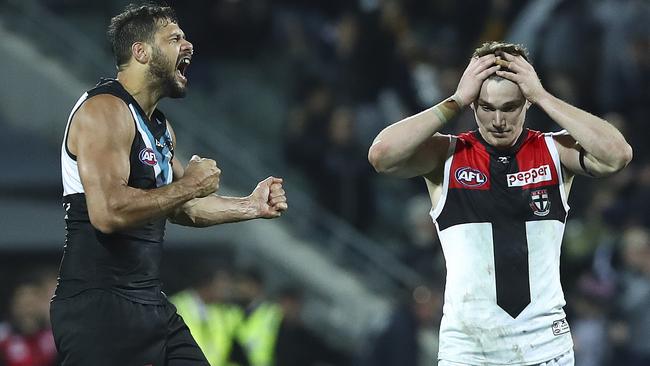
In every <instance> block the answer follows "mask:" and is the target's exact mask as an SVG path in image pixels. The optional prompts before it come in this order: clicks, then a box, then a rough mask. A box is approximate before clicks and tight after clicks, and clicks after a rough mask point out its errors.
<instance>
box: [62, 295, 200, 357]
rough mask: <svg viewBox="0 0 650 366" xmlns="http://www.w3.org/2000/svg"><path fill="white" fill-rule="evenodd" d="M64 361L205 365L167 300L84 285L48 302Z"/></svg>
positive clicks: (185, 328)
mask: <svg viewBox="0 0 650 366" xmlns="http://www.w3.org/2000/svg"><path fill="white" fill-rule="evenodd" d="M50 315H51V321H52V331H53V332H54V340H55V342H56V347H57V349H58V351H59V357H60V360H61V362H62V363H61V365H62V366H89V365H97V366H103V365H106V366H117V365H120V366H131V365H132V366H190V365H191V366H198V365H201V366H209V365H210V364H209V363H208V361H207V360H206V359H205V356H204V355H203V352H202V351H201V349H200V348H199V346H197V344H196V342H195V341H194V338H192V335H191V334H190V330H189V329H188V328H187V326H186V325H185V322H184V321H183V318H181V317H180V316H179V315H178V314H177V313H176V308H175V307H174V305H172V304H171V303H170V302H169V301H166V303H165V304H162V305H145V304H140V303H136V302H133V301H129V300H127V299H125V298H123V297H121V296H118V295H115V294H113V293H111V292H109V291H104V290H86V291H84V292H82V293H80V294H78V295H75V296H73V297H70V298H66V299H56V300H54V301H52V304H51V305H50Z"/></svg>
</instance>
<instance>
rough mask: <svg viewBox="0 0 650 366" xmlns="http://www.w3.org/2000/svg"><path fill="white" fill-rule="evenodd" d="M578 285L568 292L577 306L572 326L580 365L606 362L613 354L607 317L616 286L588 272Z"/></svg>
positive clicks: (603, 363)
mask: <svg viewBox="0 0 650 366" xmlns="http://www.w3.org/2000/svg"><path fill="white" fill-rule="evenodd" d="M576 287H577V289H576V290H575V291H573V292H571V293H570V294H569V295H568V296H569V297H570V298H571V300H569V301H570V303H571V304H572V305H573V306H572V309H573V319H572V321H571V327H572V335H573V345H574V346H573V349H574V352H575V355H576V366H602V365H605V364H606V362H607V360H608V358H609V357H610V356H611V355H610V351H611V349H610V346H609V339H608V318H607V316H608V315H609V314H608V313H609V310H610V307H609V306H608V303H609V301H611V300H612V298H613V295H614V289H613V287H614V286H613V285H612V284H610V283H609V282H608V281H606V280H599V279H597V278H596V276H594V275H592V274H591V273H588V272H587V273H584V274H583V275H582V276H581V277H580V279H579V280H578V285H577V286H576Z"/></svg>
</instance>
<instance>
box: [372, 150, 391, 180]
mask: <svg viewBox="0 0 650 366" xmlns="http://www.w3.org/2000/svg"><path fill="white" fill-rule="evenodd" d="M387 155H388V154H387V148H386V145H385V144H383V143H381V142H378V143H375V144H373V145H372V146H370V149H369V150H368V161H369V162H370V164H371V165H372V167H373V168H375V171H376V172H377V173H384V174H385V173H388V172H389V171H390V165H389V163H388V158H387Z"/></svg>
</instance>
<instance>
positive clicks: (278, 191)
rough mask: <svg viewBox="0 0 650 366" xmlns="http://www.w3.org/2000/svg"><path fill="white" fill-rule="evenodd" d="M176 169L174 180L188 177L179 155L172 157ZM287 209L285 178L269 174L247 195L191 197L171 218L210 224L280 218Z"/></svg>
mask: <svg viewBox="0 0 650 366" xmlns="http://www.w3.org/2000/svg"><path fill="white" fill-rule="evenodd" d="M168 126H169V130H170V131H171V134H172V138H173V139H174V141H175V140H176V136H175V134H174V132H173V130H172V128H171V126H170V125H169V124H168ZM172 169H173V173H174V181H177V180H181V179H182V178H183V177H184V176H185V169H184V168H183V166H182V165H181V163H180V161H179V160H178V159H177V158H176V157H174V159H173V160H172ZM287 208H288V206H287V200H286V196H285V192H284V189H282V179H279V178H274V177H269V178H267V179H265V180H263V181H262V182H260V183H259V184H258V185H257V188H255V190H254V191H253V193H251V195H249V196H247V197H226V196H220V195H217V194H211V195H209V196H206V197H202V198H195V199H192V200H189V201H188V202H185V203H184V204H183V205H180V206H178V207H177V208H176V209H175V210H173V211H172V212H170V215H169V221H171V222H172V223H175V224H178V225H183V226H193V227H207V226H213V225H219V224H225V223H230V222H239V221H245V220H251V219H256V218H275V217H280V215H281V214H282V212H283V211H285V210H286V209H287Z"/></svg>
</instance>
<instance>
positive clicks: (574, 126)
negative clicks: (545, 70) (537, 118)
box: [536, 93, 632, 171]
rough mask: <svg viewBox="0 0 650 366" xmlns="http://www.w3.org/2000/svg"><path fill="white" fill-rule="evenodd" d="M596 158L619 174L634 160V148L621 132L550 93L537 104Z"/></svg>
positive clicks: (545, 94)
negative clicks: (619, 171)
mask: <svg viewBox="0 0 650 366" xmlns="http://www.w3.org/2000/svg"><path fill="white" fill-rule="evenodd" d="M536 103H537V104H538V105H539V106H540V108H542V109H543V110H544V112H546V113H547V114H548V115H549V117H551V119H553V120H554V121H555V122H557V124H559V125H560V126H561V127H562V128H564V129H566V130H567V131H568V132H569V134H571V136H572V137H573V138H574V139H575V140H576V141H577V142H578V143H580V145H581V146H582V147H583V148H584V149H585V151H586V152H588V153H589V154H591V155H592V156H593V157H594V158H596V159H598V161H599V162H600V163H602V164H604V165H606V166H608V167H609V168H611V170H612V171H618V170H620V169H622V168H623V167H625V166H626V165H627V164H628V163H629V162H630V160H632V147H631V146H630V145H629V144H628V143H627V141H626V140H625V137H623V135H622V134H621V132H620V131H619V130H618V129H616V127H614V126H612V125H611V124H610V123H609V122H607V121H605V120H604V119H602V118H599V117H596V116H594V115H593V114H591V113H588V112H586V111H583V110H582V109H579V108H576V107H574V106H572V105H570V104H569V103H566V102H564V101H562V100H560V99H558V98H556V97H554V96H553V95H551V94H550V93H544V96H543V97H542V98H540V99H539V100H538V101H537V102H536Z"/></svg>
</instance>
